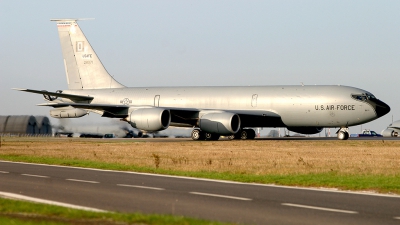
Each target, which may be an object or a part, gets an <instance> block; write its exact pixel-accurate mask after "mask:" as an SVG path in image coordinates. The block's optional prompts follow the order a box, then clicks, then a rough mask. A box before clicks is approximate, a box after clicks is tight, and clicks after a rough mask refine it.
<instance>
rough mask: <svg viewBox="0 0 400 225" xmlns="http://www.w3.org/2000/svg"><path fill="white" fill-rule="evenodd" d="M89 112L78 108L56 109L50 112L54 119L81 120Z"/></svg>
mask: <svg viewBox="0 0 400 225" xmlns="http://www.w3.org/2000/svg"><path fill="white" fill-rule="evenodd" d="M86 114H88V112H87V111H86V110H84V109H77V108H72V107H69V108H56V109H52V110H50V116H51V117H53V118H79V117H82V116H85V115H86Z"/></svg>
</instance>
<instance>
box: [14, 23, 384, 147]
mask: <svg viewBox="0 0 400 225" xmlns="http://www.w3.org/2000/svg"><path fill="white" fill-rule="evenodd" d="M77 20H78V19H54V20H52V21H56V23H57V27H58V33H59V36H60V42H61V48H62V53H63V62H64V65H65V70H66V74H67V83H68V89H67V90H63V91H56V92H48V91H41V90H31V89H17V90H20V91H26V92H32V93H37V94H43V95H44V97H45V99H46V100H47V101H48V102H49V103H46V104H41V105H42V106H51V107H54V109H52V110H50V115H51V116H52V117H55V118H74V117H82V116H84V115H86V114H87V113H88V112H95V113H98V114H100V115H102V116H103V117H111V118H120V119H122V120H123V121H126V122H128V123H129V124H131V125H132V127H134V128H137V129H140V130H143V131H150V132H151V131H160V130H164V129H167V128H168V127H169V126H178V127H192V128H194V129H193V131H192V133H191V137H192V139H194V140H205V139H206V140H217V139H218V138H219V137H220V136H221V135H224V136H229V135H234V136H233V137H234V138H236V139H253V138H254V137H255V132H254V130H253V129H250V128H253V127H285V128H287V129H288V130H290V131H293V132H296V133H301V134H315V133H319V132H321V130H322V129H323V128H324V127H332V128H333V127H336V128H339V129H338V131H337V136H338V138H339V139H341V140H345V139H347V138H348V137H349V132H348V127H350V126H355V125H359V124H363V123H367V122H370V121H372V120H375V119H377V118H379V117H381V116H383V115H385V114H387V113H388V112H389V111H390V107H389V106H388V105H387V104H385V103H384V102H382V101H380V100H378V99H377V98H375V96H374V95H373V94H371V93H370V92H368V91H365V90H362V89H359V88H354V87H347V86H340V85H330V86H328V85H312V86H305V85H296V86H245V87H244V86H242V87H135V88H128V87H125V86H124V85H122V84H120V83H119V82H117V81H116V80H115V79H114V77H112V76H110V75H109V74H108V72H107V70H106V69H105V68H104V67H103V65H102V63H101V61H100V59H99V58H98V56H97V55H96V53H95V51H94V50H93V48H92V46H91V45H90V44H89V42H88V40H87V39H86V37H85V35H84V34H83V32H82V31H81V29H80V28H79V26H78V23H77ZM105 31H106V28H105ZM160 75H161V74H160ZM133 77H134V76H133ZM210 82H212V80H210Z"/></svg>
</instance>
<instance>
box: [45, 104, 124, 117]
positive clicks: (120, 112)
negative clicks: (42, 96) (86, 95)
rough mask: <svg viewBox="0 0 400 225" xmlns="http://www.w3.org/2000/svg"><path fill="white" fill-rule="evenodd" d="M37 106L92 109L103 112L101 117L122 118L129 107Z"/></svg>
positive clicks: (95, 105)
mask: <svg viewBox="0 0 400 225" xmlns="http://www.w3.org/2000/svg"><path fill="white" fill-rule="evenodd" d="M38 106H50V107H54V108H60V107H67V106H72V107H74V108H79V109H92V110H99V111H103V112H104V113H103V115H102V116H103V117H115V118H124V117H127V116H128V109H129V106H127V105H111V104H86V103H43V104H38Z"/></svg>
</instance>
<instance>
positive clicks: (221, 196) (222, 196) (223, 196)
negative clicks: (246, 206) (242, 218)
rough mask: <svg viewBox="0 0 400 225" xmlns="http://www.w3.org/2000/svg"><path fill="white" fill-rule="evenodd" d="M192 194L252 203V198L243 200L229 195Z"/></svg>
mask: <svg viewBox="0 0 400 225" xmlns="http://www.w3.org/2000/svg"><path fill="white" fill-rule="evenodd" d="M189 193H190V194H194V195H205V196H211V197H218V198H230V199H236V200H242V201H251V200H252V199H251V198H242V197H236V196H229V195H216V194H210V193H201V192H189Z"/></svg>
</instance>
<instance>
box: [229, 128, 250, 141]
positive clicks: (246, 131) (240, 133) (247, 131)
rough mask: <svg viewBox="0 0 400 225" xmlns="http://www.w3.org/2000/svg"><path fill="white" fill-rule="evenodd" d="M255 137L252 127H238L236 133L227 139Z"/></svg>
mask: <svg viewBox="0 0 400 225" xmlns="http://www.w3.org/2000/svg"><path fill="white" fill-rule="evenodd" d="M255 137H256V132H255V131H254V130H253V129H240V130H239V131H238V132H237V133H236V134H232V135H231V136H229V139H242V140H247V139H254V138H255Z"/></svg>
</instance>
